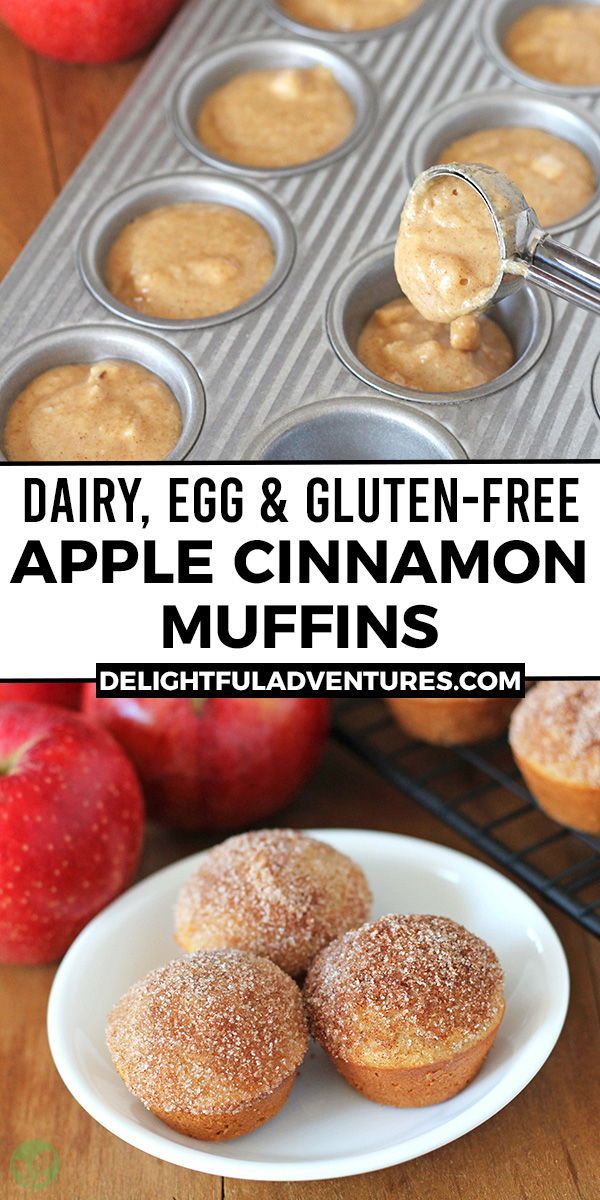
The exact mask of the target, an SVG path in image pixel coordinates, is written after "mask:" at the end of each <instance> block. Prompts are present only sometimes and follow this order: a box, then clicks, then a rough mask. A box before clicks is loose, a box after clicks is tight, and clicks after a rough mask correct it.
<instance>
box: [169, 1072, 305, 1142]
mask: <svg viewBox="0 0 600 1200" xmlns="http://www.w3.org/2000/svg"><path fill="white" fill-rule="evenodd" d="M296 1076H297V1072H295V1073H294V1074H293V1075H289V1076H288V1078H287V1079H284V1080H283V1083H280V1084H279V1086H278V1087H276V1088H275V1090H274V1091H272V1092H269V1093H268V1094H267V1095H266V1096H261V1097H259V1099H257V1100H254V1101H253V1102H252V1103H251V1104H246V1105H244V1107H243V1108H241V1109H239V1110H238V1111H237V1112H232V1113H198V1114H197V1115H193V1114H192V1113H188V1112H164V1111H162V1110H161V1109H158V1108H150V1109H149V1110H148V1111H149V1112H151V1113H152V1114H153V1115H154V1116H155V1117H158V1119H159V1121H162V1122H163V1124H165V1125H168V1126H169V1128H170V1129H175V1130H176V1131H177V1133H183V1134H185V1136H186V1137H192V1138H197V1139H199V1140H200V1141H206V1142H225V1141H229V1140H230V1139H232V1138H238V1137H243V1136H244V1134H246V1133H252V1132H253V1130H254V1129H258V1128H259V1127H260V1126H261V1125H265V1124H266V1122H267V1121H270V1120H271V1117H275V1116H276V1115H277V1113H278V1112H279V1110H280V1109H281V1108H283V1106H284V1104H285V1102H286V1100H287V1099H288V1096H289V1094H290V1092H291V1090H292V1088H293V1086H294V1083H295V1081H296Z"/></svg>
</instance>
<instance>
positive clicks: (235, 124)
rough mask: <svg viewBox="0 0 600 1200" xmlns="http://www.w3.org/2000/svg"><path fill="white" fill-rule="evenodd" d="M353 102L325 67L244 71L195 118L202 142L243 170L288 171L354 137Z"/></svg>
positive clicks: (215, 95)
mask: <svg viewBox="0 0 600 1200" xmlns="http://www.w3.org/2000/svg"><path fill="white" fill-rule="evenodd" d="M354 123H355V112H354V107H353V105H352V102H351V100H350V98H349V96H348V95H347V93H346V92H345V91H344V89H343V87H341V86H340V84H339V83H338V82H337V79H336V78H335V76H334V75H333V74H332V73H331V71H329V70H327V68H326V67H291V68H285V69H282V70H268V71H267V70H265V71H245V72H244V73H243V74H241V75H236V76H234V78H233V79H230V80H229V82H228V83H225V84H223V86H222V87H219V88H217V90H216V91H214V92H213V93H212V94H211V95H210V96H209V97H208V99H207V100H206V101H205V102H204V104H203V106H202V108H201V110H200V114H199V117H198V123H197V131H198V136H199V138H200V141H201V142H203V143H204V145H205V146H206V147H207V149H208V150H210V151H212V153H213V154H218V155H219V156H220V157H221V158H224V159H227V160H228V161H229V162H232V163H238V164H239V165H241V166H247V167H265V168H269V167H271V168H278V167H291V166H297V165H298V164H300V163H305V162H310V161H311V160H312V159H315V158H321V157H322V156H323V155H324V154H328V153H329V152H330V151H331V150H334V149H335V148H336V147H337V146H339V145H341V143H342V142H344V141H345V140H346V138H347V137H348V136H349V135H350V134H351V133H352V130H353V128H354Z"/></svg>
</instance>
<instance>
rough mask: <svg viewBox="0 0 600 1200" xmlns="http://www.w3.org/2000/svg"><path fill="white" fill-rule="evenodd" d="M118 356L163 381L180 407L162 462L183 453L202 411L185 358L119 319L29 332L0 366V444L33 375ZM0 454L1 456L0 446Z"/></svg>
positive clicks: (200, 388)
mask: <svg viewBox="0 0 600 1200" xmlns="http://www.w3.org/2000/svg"><path fill="white" fill-rule="evenodd" d="M103 359H123V360H127V361H129V362H135V363H139V364H140V366H142V367H146V368H147V369H148V371H152V372H153V374H154V375H157V376H158V377H159V378H160V379H162V380H163V382H164V383H166V385H167V387H168V388H170V390H171V392H172V393H173V395H174V397H175V399H176V400H177V403H178V404H179V407H180V409H181V419H182V431H181V437H180V439H179V441H178V443H177V445H176V446H175V448H174V450H173V451H172V452H171V454H169V455H168V458H167V461H168V462H179V461H180V460H182V459H184V458H188V457H189V455H190V454H191V452H192V450H193V449H194V447H195V445H196V442H197V441H198V438H199V436H200V432H201V430H202V425H203V423H204V417H205V414H206V401H205V396H204V388H203V386H202V383H201V381H200V377H199V375H198V373H197V371H196V369H195V368H194V367H193V366H192V364H191V363H190V361H189V359H187V358H186V357H185V355H184V354H182V353H181V351H179V350H177V349H176V348H175V347H174V346H170V345H169V343H168V342H165V341H163V339H162V338H158V337H156V336H155V335H154V334H150V333H142V332H141V330H138V329H129V328H127V327H126V326H122V325H76V326H73V327H71V328H66V329H56V330H54V331H53V332H52V333H46V334H43V335H42V336H41V337H37V338H34V339H33V340H32V341H30V342H26V343H25V344H24V345H23V346H20V347H19V349H18V350H15V351H13V353H12V354H11V355H9V357H8V358H7V359H5V360H4V361H3V363H2V365H1V366H0V444H2V439H3V434H4V426H5V424H6V418H7V416H8V411H9V409H10V406H11V404H12V403H13V401H14V400H16V398H17V396H18V395H19V393H20V392H22V391H23V389H24V388H26V387H27V385H28V384H29V383H31V382H32V380H33V379H35V378H37V376H38V375H42V374H43V373H44V372H45V371H50V370H51V369H52V368H53V367H64V366H69V365H71V364H74V363H77V364H79V363H94V362H99V361H101V360H103ZM0 460H1V461H2V462H6V458H5V456H4V454H3V453H1V452H0Z"/></svg>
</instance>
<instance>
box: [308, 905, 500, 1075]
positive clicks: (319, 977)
mask: <svg viewBox="0 0 600 1200" xmlns="http://www.w3.org/2000/svg"><path fill="white" fill-rule="evenodd" d="M503 979H504V976H503V972H502V968H501V966H500V963H499V962H498V959H497V958H496V955H495V954H494V951H493V950H492V949H491V948H490V947H489V946H488V945H487V944H486V943H485V942H484V941H482V940H481V938H478V937H475V935H474V934H472V933H469V931H468V930H467V929H464V928H463V926H462V925H457V924H456V922H455V921H451V920H450V919H449V918H447V917H432V916H393V915H392V916H386V917H382V918H381V919H380V920H378V921H374V922H373V923H371V924H368V925H363V926H362V928H360V929H355V930H352V931H351V932H350V933H347V934H345V935H344V937H341V938H338V940H337V941H336V942H333V943H332V945H330V946H328V947H327V948H326V949H325V950H323V951H322V952H321V954H319V956H318V957H317V959H316V960H315V962H314V963H313V965H312V967H311V969H310V971H309V973H308V977H307V980H306V986H305V1000H306V1006H307V1012H308V1018H309V1025H310V1027H311V1031H312V1033H313V1034H314V1036H315V1038H316V1039H317V1041H319V1042H320V1043H321V1044H322V1045H323V1046H324V1048H325V1049H326V1050H327V1051H328V1052H329V1053H330V1054H332V1055H334V1056H335V1057H338V1058H341V1059H344V1060H345V1061H348V1062H352V1063H356V1064H359V1065H362V1066H367V1067H373V1068H377V1067H391V1068H405V1067H416V1066H423V1065H425V1064H429V1063H432V1062H437V1061H440V1060H444V1059H446V1058H450V1057H452V1056H453V1055H455V1054H457V1053H460V1052H461V1051H463V1050H468V1049H469V1047H470V1046H472V1045H474V1044H475V1043H477V1042H479V1041H480V1040H481V1039H482V1038H484V1037H485V1036H486V1035H487V1034H488V1033H489V1032H491V1031H492V1030H493V1029H495V1028H496V1027H497V1025H498V1024H499V1021H500V1019H501V1017H502V1013H503V1011H504V1000H503Z"/></svg>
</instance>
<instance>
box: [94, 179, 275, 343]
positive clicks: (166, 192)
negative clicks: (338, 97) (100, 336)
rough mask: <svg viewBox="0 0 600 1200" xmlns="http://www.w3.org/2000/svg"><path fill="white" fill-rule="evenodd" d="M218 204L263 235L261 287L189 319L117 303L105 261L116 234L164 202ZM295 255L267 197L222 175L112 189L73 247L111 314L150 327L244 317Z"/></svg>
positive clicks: (193, 325)
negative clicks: (265, 252)
mask: <svg viewBox="0 0 600 1200" xmlns="http://www.w3.org/2000/svg"><path fill="white" fill-rule="evenodd" d="M171 204H173V205H176V204H219V205H224V206H225V207H229V208H232V209H237V210H238V211H239V212H242V213H245V214H247V215H248V216H249V217H252V218H253V219H254V220H255V221H256V222H257V223H258V224H259V225H260V226H261V227H262V228H263V229H264V230H265V232H266V233H267V234H268V236H269V239H270V241H271V244H272V247H273V254H274V258H275V266H274V268H273V272H272V274H271V275H270V277H269V279H268V280H267V282H266V283H265V285H264V286H263V287H262V288H261V289H260V291H258V292H256V294H255V295H254V296H251V297H250V299H248V300H246V301H245V302H244V303H243V304H240V305H238V306H237V307H236V308H230V309H227V310H226V311H225V312H221V313H216V314H214V315H212V316H206V317H193V318H189V319H172V318H168V317H157V316H149V315H147V314H145V313H142V312H139V311H138V310H137V309H134V308H131V307H130V306H128V305H127V304H124V303H122V302H121V301H120V300H118V299H117V298H116V297H115V296H113V294H112V292H111V291H110V290H109V288H108V286H107V283H106V279H105V269H106V261H107V258H108V255H109V252H110V249H111V247H112V246H113V244H114V242H115V240H116V238H118V236H119V234H120V233H121V232H122V230H123V229H124V228H125V227H126V226H127V225H128V224H129V223H130V222H131V221H134V220H135V219H136V218H137V217H140V216H143V215H144V214H146V213H149V212H152V211H153V210H154V209H157V208H162V207H163V206H166V205H171ZM295 253H296V235H295V232H294V227H293V225H292V223H291V221H290V219H289V217H288V216H287V214H286V213H285V212H284V210H283V209H282V208H281V205H279V204H278V203H277V201H276V200H274V199H272V197H271V196H266V195H264V193H263V192H260V191H259V190H258V189H257V188H255V187H252V186H251V185H250V184H247V183H242V182H241V181H240V180H237V179H227V178H226V177H225V176H223V175H209V174H206V175H204V174H200V173H198V172H196V173H191V172H189V173H185V174H184V173H181V174H174V175H159V176H156V177H155V178H154V179H146V180H142V181H140V182H139V183H134V184H132V185H131V186H130V187H128V188H125V189H124V190H123V191H122V192H118V193H117V195H116V196H112V197H111V199H110V200H108V201H107V202H106V203H105V204H103V205H102V207H101V208H99V209H98V210H97V211H96V212H95V213H94V214H93V216H92V217H91V219H90V220H89V221H88V224H87V225H86V226H85V228H84V230H83V232H82V235H81V238H80V241H79V249H78V260H79V269H80V271H81V274H82V277H83V280H84V282H85V284H86V285H87V287H88V288H89V290H90V291H91V293H92V295H94V296H95V297H96V299H97V300H99V301H100V303H101V304H103V305H104V307H105V308H108V309H110V311H111V312H113V313H115V314H116V316H119V317H123V318H124V319H125V320H128V321H133V322H135V323H136V324H138V325H146V326H148V327H150V328H152V329H206V328H209V327H210V326H213V325H221V324H223V323H224V322H226V321H231V320H233V319H235V318H236V317H242V316H245V315H246V313H249V312H252V311H253V309H255V308H258V307H259V306H260V305H262V304H264V303H265V302H266V301H267V300H268V299H269V298H270V297H271V296H272V295H273V294H274V292H276V291H277V290H278V288H280V287H281V285H282V283H283V282H284V280H285V279H286V278H287V276H288V274H289V272H290V269H291V267H292V264H293V262H294V256H295Z"/></svg>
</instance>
